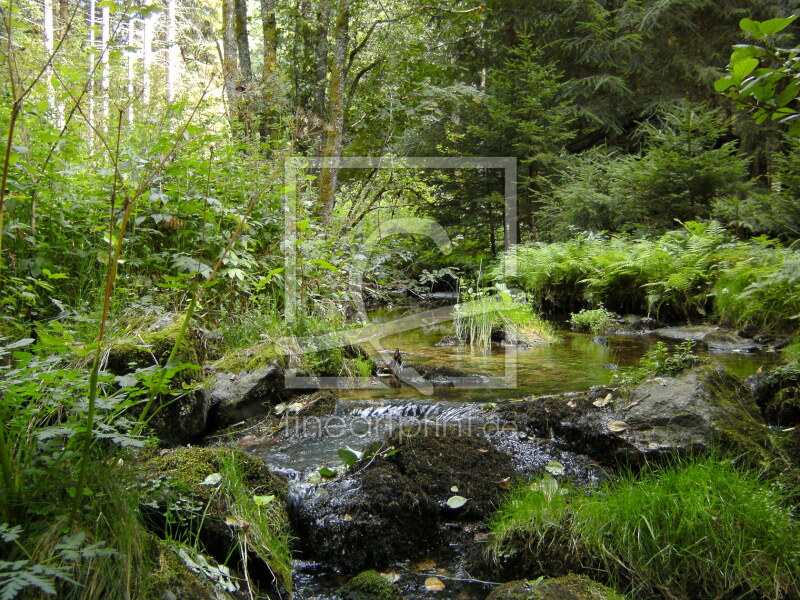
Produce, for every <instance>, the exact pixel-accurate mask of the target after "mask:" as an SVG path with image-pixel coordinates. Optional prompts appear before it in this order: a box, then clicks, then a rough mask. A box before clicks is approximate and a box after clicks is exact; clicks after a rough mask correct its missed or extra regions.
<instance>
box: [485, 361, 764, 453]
mask: <svg viewBox="0 0 800 600" xmlns="http://www.w3.org/2000/svg"><path fill="white" fill-rule="evenodd" d="M607 391H608V392H609V394H608V395H606V396H604V395H603V394H604V393H606V392H607ZM498 412H499V413H500V414H501V415H502V417H503V418H504V419H505V420H506V421H507V422H510V423H513V424H514V425H516V427H517V428H519V429H521V430H523V431H527V432H529V433H530V434H531V435H535V436H539V437H547V436H549V437H551V438H553V439H554V441H555V442H556V443H557V444H559V445H561V446H563V447H565V448H567V449H568V450H571V451H573V452H580V453H582V454H586V455H588V456H590V457H592V458H594V459H595V460H599V461H603V462H605V463H608V464H612V465H613V464H616V463H620V462H622V463H628V464H633V465H637V464H641V463H642V462H643V461H644V460H645V459H658V458H661V457H665V456H669V455H674V454H676V453H677V454H686V453H689V452H693V451H704V450H708V449H709V448H711V447H713V446H721V447H724V448H728V449H730V450H732V451H734V452H738V453H741V452H748V451H754V450H755V451H759V452H760V449H761V448H762V447H763V445H764V443H765V439H766V433H765V430H764V424H763V422H762V421H761V419H760V414H759V410H758V407H757V406H756V404H755V401H754V399H753V395H752V393H751V392H750V390H749V389H748V388H747V386H745V385H744V384H743V382H742V381H741V380H740V379H739V378H737V377H736V376H735V375H732V374H731V373H729V372H728V371H726V370H725V369H723V368H722V367H721V366H719V365H713V366H703V367H699V368H695V369H692V370H690V371H687V372H685V373H682V374H680V375H678V376H676V377H655V378H652V379H649V380H647V381H645V382H643V383H641V384H640V385H639V386H637V387H636V388H634V389H633V390H630V391H628V392H626V393H623V394H621V395H620V394H618V393H617V394H616V395H614V394H613V393H611V391H610V390H600V391H599V392H598V393H594V394H586V395H569V396H546V397H541V398H533V399H528V400H525V401H521V402H510V403H508V404H504V405H501V406H499V407H498Z"/></svg>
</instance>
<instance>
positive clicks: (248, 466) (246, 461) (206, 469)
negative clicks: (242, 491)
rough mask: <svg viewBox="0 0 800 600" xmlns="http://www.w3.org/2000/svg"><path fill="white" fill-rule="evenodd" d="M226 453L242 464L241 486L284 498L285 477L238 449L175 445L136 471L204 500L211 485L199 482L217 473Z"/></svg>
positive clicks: (208, 495) (285, 491) (262, 493)
mask: <svg viewBox="0 0 800 600" xmlns="http://www.w3.org/2000/svg"><path fill="white" fill-rule="evenodd" d="M226 454H227V455H231V454H232V455H233V456H234V457H235V459H236V461H237V462H238V463H239V464H240V465H243V467H244V483H245V485H247V486H248V487H250V488H252V489H253V491H254V492H257V493H258V494H261V495H266V494H274V495H275V496H276V497H277V498H278V499H279V500H280V501H282V502H285V501H286V494H287V486H286V480H285V479H284V478H282V477H280V476H278V475H276V474H275V473H273V472H272V471H271V470H270V469H269V467H268V466H267V465H266V464H264V463H263V462H262V461H260V460H258V459H257V458H254V457H252V456H250V455H249V454H247V453H246V452H244V451H243V450H241V449H239V448H201V447H188V448H178V449H177V450H173V451H171V452H167V453H164V454H162V455H160V456H154V457H152V458H151V459H150V460H148V461H146V462H145V463H144V464H143V465H142V466H141V468H140V472H141V473H142V475H143V477H142V478H143V479H150V480H152V479H159V478H162V479H167V480H169V481H170V483H171V484H172V485H173V486H174V487H176V488H177V489H179V490H180V491H181V492H184V493H188V494H192V495H193V496H195V497H197V498H199V499H201V500H203V501H208V499H209V498H210V496H211V491H212V490H213V486H208V485H201V484H202V483H203V481H205V480H206V478H207V477H208V476H209V475H212V474H214V473H219V472H220V470H221V461H222V460H224V458H225V455H226Z"/></svg>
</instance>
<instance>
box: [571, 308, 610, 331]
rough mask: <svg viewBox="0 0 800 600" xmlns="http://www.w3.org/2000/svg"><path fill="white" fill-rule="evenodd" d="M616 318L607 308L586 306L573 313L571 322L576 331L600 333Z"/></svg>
mask: <svg viewBox="0 0 800 600" xmlns="http://www.w3.org/2000/svg"><path fill="white" fill-rule="evenodd" d="M613 320H614V315H613V314H612V313H610V312H609V311H607V310H606V309H605V308H602V307H601V308H591V309H589V308H584V309H583V310H581V311H580V312H577V313H572V315H570V318H569V322H570V323H571V324H572V328H573V329H575V330H576V331H591V332H592V333H600V332H602V331H603V330H604V329H606V328H607V327H608V326H609V325H610V324H611V323H612V321H613Z"/></svg>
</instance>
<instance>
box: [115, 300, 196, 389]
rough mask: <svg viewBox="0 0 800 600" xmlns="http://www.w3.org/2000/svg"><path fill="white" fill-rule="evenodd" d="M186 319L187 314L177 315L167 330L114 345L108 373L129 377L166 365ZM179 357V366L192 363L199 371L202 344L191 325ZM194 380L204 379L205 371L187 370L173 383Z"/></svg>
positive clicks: (135, 336) (148, 332)
mask: <svg viewBox="0 0 800 600" xmlns="http://www.w3.org/2000/svg"><path fill="white" fill-rule="evenodd" d="M184 318H185V317H184V315H176V316H175V317H174V318H173V319H172V322H171V323H170V324H168V325H167V326H166V327H164V328H163V329H159V330H157V331H149V330H146V331H140V332H138V333H136V334H135V335H129V336H127V337H125V338H123V339H121V340H119V341H118V342H116V343H114V344H113V345H112V346H111V348H109V351H108V363H107V368H108V370H109V371H110V372H111V373H113V374H114V375H125V374H127V373H132V372H134V371H136V370H137V369H144V368H147V367H152V366H155V365H156V364H158V365H160V366H163V365H164V364H166V362H167V359H168V358H169V355H170V353H171V352H172V348H173V347H174V346H175V342H176V341H177V339H178V333H179V332H180V330H181V327H182V325H183V320H184ZM177 357H178V363H179V364H191V365H194V366H196V367H198V368H199V366H200V364H201V362H202V359H203V350H202V345H201V344H199V343H198V337H197V334H196V331H195V329H194V328H192V327H191V326H190V327H188V328H187V331H186V334H185V335H184V338H183V341H182V342H181V345H180V346H179V347H178V351H177ZM192 379H195V380H196V379H202V372H201V374H200V375H198V373H197V371H196V370H195V369H185V370H184V371H182V372H181V373H180V374H179V375H178V376H177V377H176V378H174V379H173V384H179V383H182V382H183V381H187V380H192Z"/></svg>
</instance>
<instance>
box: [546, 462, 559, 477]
mask: <svg viewBox="0 0 800 600" xmlns="http://www.w3.org/2000/svg"><path fill="white" fill-rule="evenodd" d="M544 470H545V471H547V472H548V473H550V474H551V475H563V474H564V465H562V464H561V463H560V462H558V461H557V460H551V461H550V462H549V463H547V464H546V465H545V466H544Z"/></svg>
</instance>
